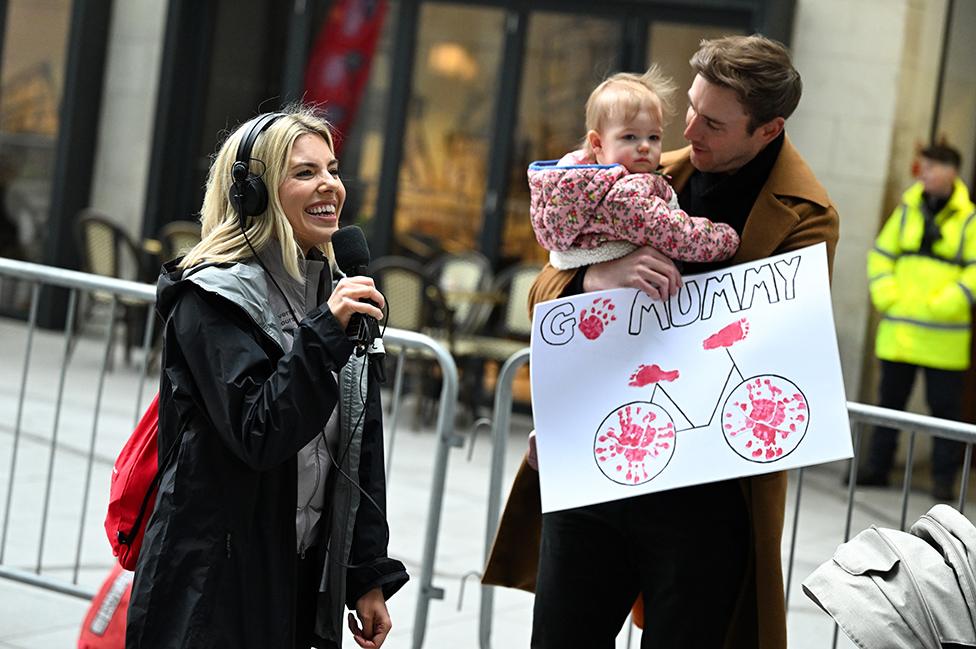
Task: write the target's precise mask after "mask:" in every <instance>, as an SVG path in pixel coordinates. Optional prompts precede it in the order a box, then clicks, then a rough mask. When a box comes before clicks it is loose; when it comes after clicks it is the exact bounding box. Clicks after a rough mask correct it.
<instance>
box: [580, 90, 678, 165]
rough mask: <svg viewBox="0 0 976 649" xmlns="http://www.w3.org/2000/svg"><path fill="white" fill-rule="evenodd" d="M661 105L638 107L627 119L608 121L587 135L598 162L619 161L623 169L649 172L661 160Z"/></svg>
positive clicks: (610, 162)
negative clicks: (604, 126)
mask: <svg viewBox="0 0 976 649" xmlns="http://www.w3.org/2000/svg"><path fill="white" fill-rule="evenodd" d="M661 122H662V120H661V109H660V107H657V106H655V107H647V108H642V109H641V110H640V112H638V113H637V115H635V116H634V118H633V119H631V120H618V121H615V122H611V123H610V124H608V125H607V126H606V128H604V129H603V132H602V133H598V134H597V137H596V138H591V146H592V147H593V152H594V153H595V154H596V161H597V162H599V163H600V164H621V165H623V166H624V167H626V168H627V171H628V172H630V173H632V174H636V173H650V172H652V171H655V170H656V169H657V168H658V165H659V164H660V162H661V135H662V126H661Z"/></svg>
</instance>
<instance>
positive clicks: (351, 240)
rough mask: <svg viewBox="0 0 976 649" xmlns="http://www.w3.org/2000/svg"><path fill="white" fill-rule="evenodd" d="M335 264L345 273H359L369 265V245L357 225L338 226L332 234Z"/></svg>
mask: <svg viewBox="0 0 976 649" xmlns="http://www.w3.org/2000/svg"><path fill="white" fill-rule="evenodd" d="M332 250H333V252H334V253H335V259H336V265H337V266H339V270H341V271H342V272H343V273H345V274H346V275H360V274H362V273H363V272H364V271H365V270H366V267H367V266H369V245H368V244H367V243H366V235H364V234H363V231H362V230H361V229H359V226H358V225H347V226H345V227H342V228H339V229H338V230H336V231H335V233H334V234H333V235H332Z"/></svg>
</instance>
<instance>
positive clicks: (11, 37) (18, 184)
mask: <svg viewBox="0 0 976 649" xmlns="http://www.w3.org/2000/svg"><path fill="white" fill-rule="evenodd" d="M7 12H8V13H7V24H6V33H5V34H4V48H3V65H2V68H0V193H2V197H0V198H2V200H0V256H4V257H13V258H18V259H27V260H30V261H40V260H41V252H42V250H43V245H44V236H45V233H46V230H47V228H46V227H45V226H46V224H47V218H48V208H49V202H50V194H51V177H52V175H53V171H54V156H55V142H56V138H57V133H58V108H59V106H60V104H61V93H62V86H63V78H64V55H65V50H66V46H67V37H68V27H69V22H70V17H71V1H70V0H48V1H46V2H35V1H33V0H10V1H9V2H7ZM5 306H6V305H5Z"/></svg>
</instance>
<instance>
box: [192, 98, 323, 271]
mask: <svg viewBox="0 0 976 649" xmlns="http://www.w3.org/2000/svg"><path fill="white" fill-rule="evenodd" d="M281 113H282V116H281V117H279V118H278V119H277V120H276V121H275V122H274V123H272V124H271V126H269V127H268V128H267V130H265V131H264V132H263V133H261V134H260V135H259V136H258V138H257V140H256V141H255V142H254V146H253V147H252V148H251V160H250V170H251V173H253V174H255V175H258V176H261V178H262V180H263V181H264V184H265V186H266V187H267V189H268V209H267V210H266V211H265V212H264V214H261V215H259V216H256V217H254V216H250V217H247V220H246V223H247V226H246V228H247V237H248V239H250V240H251V244H252V245H253V246H254V249H255V250H257V251H259V252H260V251H261V250H262V249H264V248H265V246H267V245H270V244H271V242H272V241H277V242H278V245H280V246H281V259H282V261H283V264H284V267H285V270H286V271H288V273H289V274H290V275H292V276H293V277H295V278H296V279H298V278H300V277H301V275H300V272H299V269H298V260H299V259H300V258H301V257H302V255H303V251H302V250H301V249H300V248H299V246H298V243H297V242H296V241H295V237H294V234H293V233H292V229H291V224H290V223H288V219H287V218H286V217H285V212H284V210H283V209H282V207H281V201H280V200H279V198H278V186H279V185H280V184H281V181H282V180H283V179H284V177H285V174H286V173H287V170H288V162H289V158H290V157H291V149H292V145H294V143H295V140H297V139H298V137H299V136H301V135H305V134H307V133H308V134H314V135H319V136H321V137H322V138H323V139H325V142H326V144H328V145H329V149H330V150H334V147H333V141H332V130H331V125H330V124H329V123H328V122H327V121H326V120H325V118H323V117H322V116H321V115H320V114H319V112H318V111H317V110H316V109H315V108H313V107H311V106H306V105H303V104H297V105H294V106H289V107H288V108H285V109H284V110H282V111H281ZM250 124H251V122H250V121H249V122H246V123H244V124H241V125H240V126H238V127H237V128H236V129H235V130H234V131H233V132H232V133H231V134H230V135H229V136H228V137H227V138H226V139H225V140H224V142H223V144H221V145H220V148H219V149H218V151H217V154H216V155H215V156H214V157H213V161H212V162H211V164H210V172H209V174H208V175H207V189H206V192H205V193H204V196H203V207H202V208H201V209H200V225H201V232H200V233H201V235H202V239H201V241H200V243H198V244H197V245H195V246H194V247H193V248H191V249H190V251H189V252H187V253H186V256H185V257H184V258H183V260H182V261H181V262H180V264H179V267H180V268H183V269H185V268H192V267H193V266H196V265H198V264H202V263H227V262H235V261H243V260H245V259H249V258H250V257H253V256H254V253H252V252H251V248H250V247H249V246H248V245H247V241H246V240H245V239H244V235H243V234H242V232H241V228H240V217H239V215H238V212H237V210H236V209H235V208H234V206H233V205H232V204H231V201H230V188H231V185H232V183H233V178H232V177H231V168H232V167H233V166H234V162H235V161H236V160H237V149H238V146H239V145H240V142H241V139H242V138H243V137H244V134H245V132H246V131H247V130H248V129H249V128H250ZM319 249H320V250H321V251H322V252H323V253H324V254H325V255H327V256H328V257H329V259H330V260H331V259H332V249H331V245H330V244H324V245H322V246H319Z"/></svg>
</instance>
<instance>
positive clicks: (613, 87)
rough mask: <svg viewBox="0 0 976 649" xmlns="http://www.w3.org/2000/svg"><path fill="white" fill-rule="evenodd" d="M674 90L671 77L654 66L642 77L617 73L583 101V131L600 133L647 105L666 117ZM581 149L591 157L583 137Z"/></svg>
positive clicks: (641, 75)
mask: <svg viewBox="0 0 976 649" xmlns="http://www.w3.org/2000/svg"><path fill="white" fill-rule="evenodd" d="M676 89H677V86H676V85H675V83H674V81H672V80H671V77H669V76H667V75H665V74H664V73H663V72H662V71H661V68H659V67H658V66H657V64H654V65H652V66H651V67H650V68H648V70H647V72H645V73H644V74H636V73H633V72H618V73H617V74H615V75H613V76H611V77H608V78H607V79H604V80H603V82H601V83H600V85H598V86H597V87H596V88H594V89H593V92H591V93H590V97H589V99H587V100H586V130H587V132H589V131H596V132H597V133H602V132H603V131H604V129H605V128H606V126H607V124H608V123H609V122H610V121H616V120H622V121H628V120H631V119H633V118H634V117H636V116H637V113H639V112H640V111H641V109H642V108H647V107H648V106H651V107H658V106H659V107H660V108H661V115H662V117H667V116H668V115H670V114H671V113H672V112H673V110H672V106H671V99H672V97H673V96H674V91H675V90H676ZM583 149H584V150H585V151H586V155H587V156H588V157H593V155H594V154H593V150H592V148H591V147H590V143H589V140H588V138H586V137H584V138H583Z"/></svg>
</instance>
